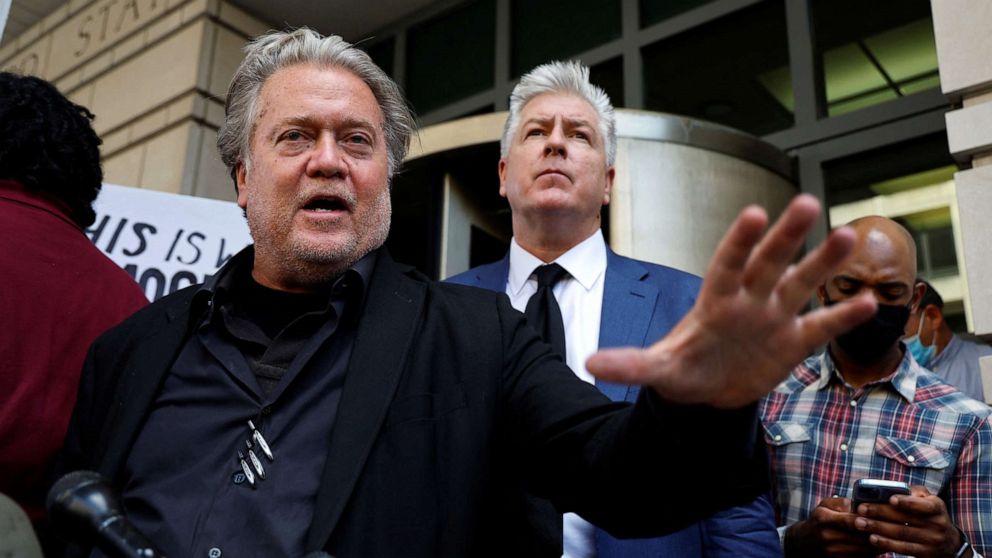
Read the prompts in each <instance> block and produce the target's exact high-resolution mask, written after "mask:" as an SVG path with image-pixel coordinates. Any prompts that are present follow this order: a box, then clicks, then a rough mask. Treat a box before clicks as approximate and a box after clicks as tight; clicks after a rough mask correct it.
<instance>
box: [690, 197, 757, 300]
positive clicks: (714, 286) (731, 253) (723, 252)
mask: <svg viewBox="0 0 992 558" xmlns="http://www.w3.org/2000/svg"><path fill="white" fill-rule="evenodd" d="M767 224H768V216H767V215H766V214H765V211H764V210H763V209H761V208H760V207H757V206H753V205H752V206H749V207H746V208H744V210H743V211H741V213H740V215H738V216H737V219H735V220H734V222H733V224H731V225H730V228H729V229H728V230H727V233H726V234H725V235H723V238H722V239H721V240H720V244H718V245H717V247H716V251H715V252H714V253H713V258H712V259H711V260H710V264H709V266H708V267H707V269H706V276H705V278H704V280H703V286H702V291H701V296H723V295H729V294H735V293H737V291H738V289H740V285H741V273H743V271H744V266H745V265H746V264H747V261H748V258H749V257H750V255H751V250H752V249H753V248H754V245H755V244H757V242H758V240H759V239H760V238H761V233H762V231H764V229H765V226H766V225H767Z"/></svg>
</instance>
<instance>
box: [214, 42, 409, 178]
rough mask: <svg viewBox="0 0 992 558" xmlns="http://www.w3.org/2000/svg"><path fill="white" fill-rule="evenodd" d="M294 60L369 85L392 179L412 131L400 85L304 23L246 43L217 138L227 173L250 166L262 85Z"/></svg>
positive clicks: (346, 46) (364, 58) (358, 54)
mask: <svg viewBox="0 0 992 558" xmlns="http://www.w3.org/2000/svg"><path fill="white" fill-rule="evenodd" d="M296 64H314V65H317V66H321V67H339V68H343V69H345V70H348V71H350V72H351V73H353V74H355V75H356V76H357V77H358V78H359V79H361V80H362V81H364V82H365V84H366V85H368V86H369V89H371V90H372V94H373V95H374V96H375V99H376V101H377V102H378V103H379V109H380V110H381V111H382V115H383V122H382V132H383V135H384V137H385V140H386V148H387V151H388V157H389V176H390V177H392V176H393V174H394V173H395V172H396V170H397V169H398V168H399V166H400V164H402V162H403V158H404V157H406V152H407V149H409V147H410V136H412V135H413V134H415V133H416V123H415V121H414V116H413V113H412V112H411V111H410V107H409V106H407V104H406V101H405V100H404V99H403V94H402V93H400V89H399V87H397V85H396V83H394V82H393V80H392V79H390V78H389V76H387V75H386V73H385V72H383V71H382V70H381V69H380V68H379V67H378V66H376V65H375V63H374V62H372V59H371V58H369V55H368V54H365V53H364V52H362V51H361V50H359V49H357V48H355V47H354V46H352V45H351V44H350V43H348V42H347V41H345V40H344V39H342V38H341V37H339V36H337V35H329V36H327V37H322V36H321V35H320V34H319V33H317V32H316V31H313V30H312V29H308V28H306V27H303V28H300V29H296V30H295V31H272V32H269V33H266V34H264V35H260V36H259V37H256V38H255V39H254V40H252V41H251V42H250V43H248V45H246V46H245V59H244V60H243V61H242V62H241V65H240V66H238V69H237V71H235V72H234V77H233V78H232V79H231V85H230V87H228V90H227V104H226V105H225V108H224V124H223V125H222V126H221V128H220V133H219V134H218V136H217V149H218V151H220V158H221V160H222V161H223V162H224V164H225V165H227V168H228V169H230V170H231V173H232V176H233V173H234V169H235V167H236V166H237V164H238V163H239V162H242V163H244V165H245V167H246V168H248V169H250V168H251V161H250V155H251V136H252V134H253V133H254V131H255V125H256V123H257V121H258V117H259V106H258V105H259V103H258V99H259V96H260V94H261V91H262V85H264V84H265V80H267V79H269V78H270V77H272V75H273V74H274V73H276V72H277V71H279V70H281V69H283V68H286V67H288V66H293V65H296Z"/></svg>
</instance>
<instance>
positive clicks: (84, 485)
mask: <svg viewBox="0 0 992 558" xmlns="http://www.w3.org/2000/svg"><path fill="white" fill-rule="evenodd" d="M47 508H48V517H49V519H50V520H51V522H52V524H53V525H55V526H56V527H57V528H58V530H59V531H60V532H62V533H65V534H66V535H68V536H69V538H71V539H72V540H74V541H78V542H90V541H92V540H93V534H94V533H95V532H96V531H97V530H99V529H100V527H101V526H102V525H103V524H105V523H106V522H107V521H108V520H110V519H112V518H114V517H120V516H121V515H122V511H121V502H120V498H119V497H118V496H117V492H116V491H115V490H114V489H113V488H112V487H111V486H110V483H109V482H107V480H106V479H104V478H103V476H101V475H100V474H99V473H95V472H93V471H73V472H71V473H69V474H67V475H65V476H64V477H62V478H60V479H59V480H57V481H55V484H54V485H52V488H51V490H49V491H48V502H47Z"/></svg>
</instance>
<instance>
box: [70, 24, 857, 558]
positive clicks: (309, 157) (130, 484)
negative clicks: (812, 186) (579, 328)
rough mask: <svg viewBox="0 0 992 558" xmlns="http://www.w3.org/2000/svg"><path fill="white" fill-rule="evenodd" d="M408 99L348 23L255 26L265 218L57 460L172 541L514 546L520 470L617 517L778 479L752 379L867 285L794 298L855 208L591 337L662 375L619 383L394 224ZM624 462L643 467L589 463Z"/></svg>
mask: <svg viewBox="0 0 992 558" xmlns="http://www.w3.org/2000/svg"><path fill="white" fill-rule="evenodd" d="M412 122H413V121H412V117H411V115H410V113H409V111H408V109H407V108H406V106H405V104H404V102H403V100H402V98H401V97H400V95H399V93H398V91H397V89H396V86H395V85H394V84H393V83H392V82H391V81H389V79H388V78H387V77H386V76H385V75H384V74H383V73H382V72H381V70H379V69H378V68H377V67H375V66H374V65H373V64H372V63H371V61H370V60H369V59H368V57H367V56H365V55H364V54H362V53H361V52H360V51H358V50H356V49H354V48H353V47H351V46H350V45H348V44H347V43H345V42H344V41H342V40H341V39H340V38H339V37H327V38H323V37H320V36H318V35H317V34H316V33H313V32H312V31H309V30H305V29H304V30H298V31H294V32H292V33H273V34H269V35H266V36H263V37H260V38H259V39H257V40H256V41H254V42H253V43H252V44H251V45H249V47H248V49H247V57H246V59H245V61H244V62H243V63H242V65H241V66H240V68H239V69H238V71H237V72H236V75H235V78H234V80H233V82H232V86H231V89H230V92H229V96H228V105H227V120H226V122H225V125H224V127H223V129H222V131H221V137H220V140H219V146H220V148H221V153H222V156H223V158H224V160H225V161H226V162H227V164H228V165H230V166H231V169H232V173H233V176H234V177H235V179H236V181H237V186H238V190H239V195H238V201H239V203H240V204H241V205H242V207H244V208H245V211H246V214H247V217H248V222H249V225H250V228H251V232H252V236H253V238H254V240H255V244H254V246H253V247H250V248H248V249H247V250H246V251H244V252H242V253H240V254H238V255H237V256H235V257H234V258H232V260H231V261H230V262H229V263H228V265H226V266H225V267H224V268H223V269H222V270H221V271H220V272H219V273H218V274H217V275H216V276H215V277H214V278H213V279H212V280H211V281H210V282H208V283H206V284H204V285H201V286H195V287H191V288H189V289H186V290H184V291H181V292H178V293H175V294H174V295H172V296H169V297H166V298H164V299H162V300H160V301H158V302H157V303H156V304H153V305H151V306H150V307H149V308H148V309H147V310H146V311H143V312H140V313H138V314H136V315H135V316H134V317H133V318H132V319H131V320H129V321H128V322H125V324H123V325H122V326H121V327H119V328H116V329H114V330H112V331H111V332H110V333H108V334H107V335H106V336H104V337H102V338H101V339H100V340H98V341H97V342H96V343H95V344H94V346H93V348H92V349H91V352H90V355H89V357H88V359H87V365H86V367H85V369H84V371H83V380H82V382H81V388H80V396H79V402H78V404H77V407H76V409H75V411H74V414H73V420H72V424H71V425H70V431H69V434H68V436H67V440H66V447H65V452H64V459H63V469H64V470H68V469H76V468H92V469H96V470H97V471H99V472H101V473H103V474H104V475H106V476H107V477H108V478H110V479H111V480H112V482H113V483H114V484H115V485H116V486H117V487H118V488H119V489H120V490H121V491H122V492H123V497H124V504H125V506H126V508H127V513H128V516H129V517H130V519H131V521H132V522H133V523H134V524H135V525H136V526H137V527H138V528H139V529H141V530H142V531H144V532H145V533H146V534H147V535H148V536H149V538H150V539H151V540H153V541H154V542H155V543H156V544H158V545H159V546H160V547H161V548H162V549H163V550H164V551H165V553H166V554H167V555H172V556H202V555H209V556H220V555H224V554H226V555H228V556H290V557H292V556H299V555H302V554H304V553H305V552H310V551H314V550H318V549H326V550H328V551H329V552H331V553H333V554H335V555H337V556H398V555H403V556H425V557H427V556H484V555H521V554H526V553H527V549H525V548H512V547H510V546H509V545H508V544H507V542H506V540H505V538H504V537H503V536H502V535H503V526H504V525H505V523H504V520H505V519H506V518H505V517H503V515H504V511H505V509H506V508H505V506H504V503H505V502H506V498H507V497H510V496H512V495H513V494H512V491H513V490H518V489H519V487H520V486H521V484H526V485H527V486H528V487H530V488H531V489H532V490H533V491H534V492H535V493H537V494H540V495H542V496H544V497H546V498H548V499H550V500H552V501H554V502H555V503H556V504H557V505H558V506H559V507H560V508H562V509H566V510H574V511H576V512H578V513H580V514H582V515H583V516H584V517H587V518H589V519H591V520H593V521H595V522H596V523H597V524H599V525H601V526H603V527H604V528H606V529H608V530H611V531H612V532H613V533H614V534H617V535H619V536H645V535H650V534H655V533H656V532H657V531H658V530H659V529H675V528H678V527H680V526H682V525H685V524H687V523H688V522H691V521H693V520H695V519H698V518H699V517H702V516H703V515H705V514H706V513H707V512H708V511H709V510H710V509H713V508H714V507H717V506H723V505H728V504H731V503H735V502H741V501H748V500H750V499H752V498H753V497H754V496H755V495H756V494H758V493H760V492H762V491H764V490H765V489H766V480H765V478H764V467H763V462H762V461H763V459H762V456H761V455H760V453H761V452H760V446H757V445H756V444H754V440H753V437H752V434H753V431H754V430H753V428H754V420H755V413H754V406H753V402H754V401H755V400H757V399H758V398H759V397H760V396H761V395H762V394H764V393H765V392H766V391H767V390H769V389H770V388H771V387H773V386H774V385H775V384H776V383H777V382H778V381H780V380H781V378H783V377H784V376H785V375H786V374H787V373H788V371H789V369H790V367H791V366H792V365H793V364H795V363H796V362H798V361H799V360H800V359H801V358H802V357H803V356H804V355H805V354H806V353H807V352H808V350H809V348H811V347H813V346H815V345H817V344H819V343H821V342H822V341H824V340H825V339H827V338H829V337H831V336H833V335H834V334H836V333H837V332H838V331H841V330H843V329H845V328H847V327H850V326H851V325H853V324H854V323H856V322H858V321H859V320H862V319H864V318H865V317H867V315H869V314H870V313H871V311H872V309H873V307H874V305H873V303H872V302H871V301H870V300H867V299H859V300H857V301H854V302H851V303H848V304H845V305H839V306H837V307H833V308H830V309H826V310H819V311H817V312H814V313H811V314H807V315H805V316H797V315H796V314H797V312H798V311H799V309H800V308H801V307H802V306H803V305H804V304H805V301H806V300H807V299H808V297H809V294H810V292H811V289H812V288H813V287H814V286H815V285H816V284H818V283H819V282H820V281H821V280H822V277H823V274H824V273H825V272H826V271H827V270H828V269H829V268H831V267H832V266H833V265H835V264H836V263H837V262H838V261H839V260H840V259H842V258H843V257H844V255H845V254H846V252H847V250H848V249H849V245H850V240H851V239H850V234H849V232H848V231H841V232H839V233H835V234H833V235H832V236H831V237H830V239H829V240H828V241H827V243H826V244H825V245H824V246H823V248H822V249H820V250H817V251H815V252H814V253H813V254H811V255H810V256H808V257H807V258H806V259H805V260H804V261H803V262H801V263H799V264H797V265H796V267H795V268H793V269H792V270H791V271H790V272H788V273H785V271H786V268H787V267H788V265H789V263H790V260H791V258H792V255H793V254H794V252H795V251H796V250H797V249H798V248H799V246H801V244H802V242H803V237H804V234H805V232H806V231H807V230H808V229H809V227H810V226H811V225H812V222H813V220H814V219H815V216H816V214H817V210H818V205H817V204H816V202H815V200H812V199H810V198H808V197H801V198H799V199H797V201H796V202H794V203H793V205H792V206H791V208H790V209H789V210H788V211H787V212H786V214H785V216H784V217H783V218H782V219H781V220H780V221H779V223H778V224H777V225H776V226H775V227H774V228H773V229H772V231H771V232H770V233H769V234H768V235H767V236H766V237H765V238H764V239H762V238H761V231H762V229H763V227H764V225H765V223H766V219H765V217H764V214H763V212H761V211H760V210H757V209H749V210H747V211H745V212H744V213H743V214H742V215H741V217H740V218H739V219H738V221H737V222H736V223H735V224H734V225H733V226H732V228H731V230H730V232H729V233H728V235H727V238H726V239H725V240H724V242H723V244H722V246H721V248H720V249H719V251H718V254H717V255H716V257H715V259H714V263H713V270H712V275H711V276H710V278H709V283H708V285H707V286H704V288H703V291H702V294H701V296H700V298H699V302H698V304H697V306H696V307H695V308H694V309H693V310H692V311H691V312H690V313H689V314H688V315H687V317H686V319H685V320H683V322H682V324H680V325H679V326H678V327H677V328H676V330H675V331H674V332H673V334H672V336H670V337H669V338H666V339H665V340H662V341H661V342H659V343H658V344H656V345H654V346H652V347H651V348H649V349H647V350H643V351H642V350H636V351H635V350H630V351H614V352H612V353H610V354H606V353H603V354H600V355H598V356H597V357H595V358H594V360H591V361H590V363H589V366H588V367H589V369H590V371H592V372H593V373H598V374H601V375H604V376H609V377H611V378H613V379H624V380H625V381H627V382H628V383H640V384H644V385H647V386H650V387H651V389H644V390H642V396H641V397H640V398H639V400H638V401H637V403H636V404H635V405H633V406H627V405H618V404H612V403H610V402H609V401H608V400H607V399H606V398H604V397H603V396H602V395H601V394H600V393H599V392H598V391H596V389H595V388H594V387H592V386H589V385H588V384H585V383H584V382H581V381H578V380H576V379H575V378H574V377H573V375H572V373H571V372H570V371H569V370H568V368H567V367H565V366H564V364H563V363H562V362H561V361H560V360H559V359H558V358H557V357H555V356H554V355H552V353H551V352H550V350H549V348H548V347H547V346H546V345H544V344H543V343H541V342H540V341H539V339H538V338H537V337H536V335H535V334H534V333H533V332H532V331H531V330H530V329H529V328H528V327H527V326H526V324H525V322H524V320H523V318H522V317H521V316H520V314H518V313H516V312H515V311H514V310H512V308H511V307H510V305H509V303H508V301H507V300H506V298H505V297H503V296H502V295H496V294H493V293H486V292H484V291H481V290H478V289H470V288H465V287H460V286H453V285H439V284H436V283H433V282H431V281H428V280H427V279H426V278H425V277H423V276H421V275H419V274H417V273H416V272H415V271H413V270H411V269H410V268H408V267H406V266H401V265H399V264H397V263H395V262H393V261H392V259H391V258H390V257H389V255H388V254H387V253H386V252H385V251H383V250H381V249H380V247H381V244H382V242H383V241H384V239H385V237H386V233H387V230H388V224H389V209H390V202H389V197H388V191H389V178H390V176H391V173H392V172H393V171H395V169H396V167H397V166H398V165H399V163H400V161H402V159H403V156H404V154H405V149H406V146H407V143H408V139H409V135H410V133H411V130H412V127H413V124H412ZM783 273H784V276H783ZM744 317H747V320H745V319H743V318H744ZM480 339H485V342H484V343H480V342H479V340H480ZM772 348H774V350H772ZM666 400H667V401H678V402H679V403H680V405H672V404H666V403H665V401H666ZM717 408H720V409H722V410H718V409H717ZM674 424H679V425H682V426H680V428H679V429H678V430H676V429H674V428H671V427H670V426H669V425H674ZM704 433H705V436H703V434H704ZM670 452H677V453H678V455H680V456H686V455H688V456H692V458H690V459H681V458H680V459H678V460H672V459H666V456H667V455H669V454H670ZM618 476H624V477H626V478H628V479H631V480H632V482H635V483H636V484H637V485H638V487H639V488H638V490H636V491H630V492H625V493H622V494H617V493H612V492H608V491H597V490H595V489H592V488H590V487H595V486H600V485H602V484H604V481H605V480H606V479H608V478H614V477H618ZM673 480H674V481H677V482H673Z"/></svg>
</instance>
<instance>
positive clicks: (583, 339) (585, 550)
mask: <svg viewBox="0 0 992 558" xmlns="http://www.w3.org/2000/svg"><path fill="white" fill-rule="evenodd" d="M547 263H557V264H558V265H560V266H562V267H563V268H565V271H567V272H568V276H567V277H565V278H564V279H562V280H561V281H559V282H558V284H556V285H555V286H554V289H552V292H553V293H554V295H555V300H557V301H558V306H559V307H560V308H561V317H562V321H563V322H564V326H565V353H566V355H565V362H566V364H568V367H569V368H571V369H572V371H573V372H575V375H576V376H578V377H579V378H580V379H582V380H584V381H586V382H589V383H590V384H594V383H595V382H596V379H595V378H594V377H593V375H592V374H590V373H589V371H587V370H586V360H587V359H588V358H589V357H590V356H591V355H592V354H593V353H595V352H596V351H597V350H598V349H599V320H600V317H601V315H602V309H603V283H604V282H605V281H606V242H605V241H604V240H603V233H602V231H601V230H599V229H597V230H596V232H595V233H593V234H592V235H591V236H590V237H589V238H587V239H585V240H583V241H582V242H580V243H579V244H577V245H575V246H573V247H572V249H570V250H569V251H568V252H565V253H564V254H562V255H561V256H559V257H558V259H556V260H555V261H554V262H547ZM544 264H545V262H542V261H541V260H540V259H539V258H537V257H535V256H534V255H533V254H531V253H530V252H527V251H526V250H524V249H523V248H521V247H520V245H519V244H517V241H516V239H513V240H511V241H510V273H509V277H508V278H507V282H506V294H507V296H509V297H510V303H511V304H513V307H514V308H516V309H517V310H519V311H521V312H523V311H524V309H525V308H526V307H527V301H528V300H530V297H531V295H533V294H534V293H535V292H537V279H536V278H535V277H534V275H533V273H534V270H535V269H537V268H538V267H539V266H542V265H544ZM563 520H564V521H563V523H564V533H563V543H564V550H565V554H564V556H566V557H568V558H592V557H593V556H595V554H596V546H595V542H594V540H593V526H592V524H591V523H589V522H587V521H585V520H584V519H582V518H581V517H579V516H578V515H576V514H574V513H567V514H565V516H564V518H563Z"/></svg>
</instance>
